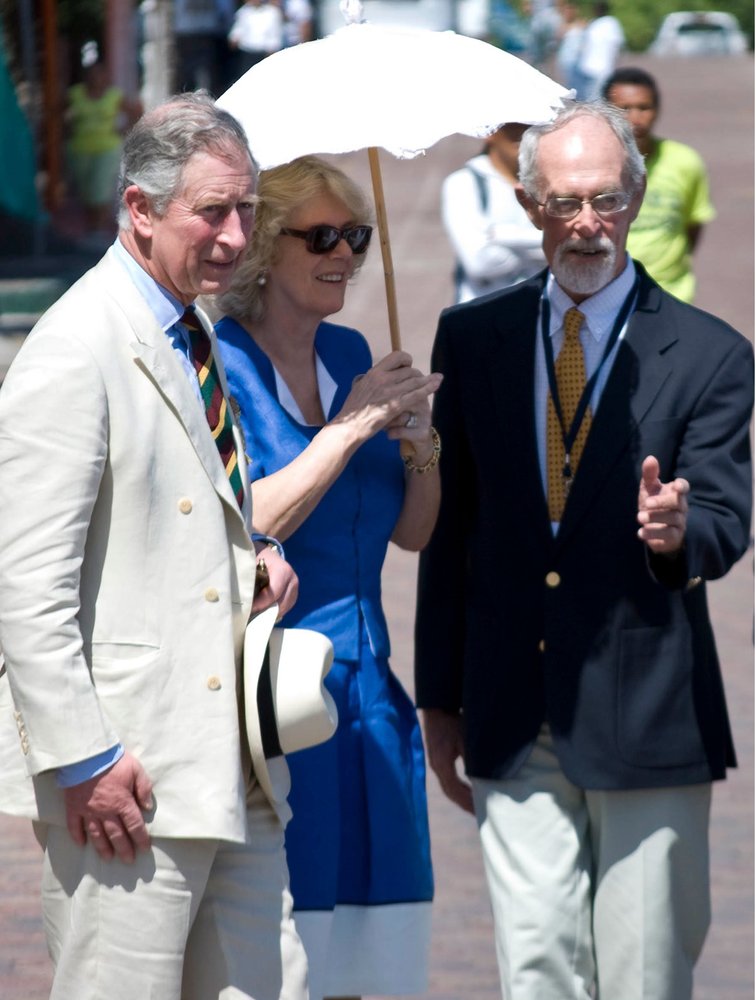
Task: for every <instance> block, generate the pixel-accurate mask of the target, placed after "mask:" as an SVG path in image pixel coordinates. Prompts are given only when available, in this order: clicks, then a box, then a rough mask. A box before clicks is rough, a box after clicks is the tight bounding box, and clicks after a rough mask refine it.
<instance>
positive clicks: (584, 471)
mask: <svg viewBox="0 0 756 1000" xmlns="http://www.w3.org/2000/svg"><path fill="white" fill-rule="evenodd" d="M636 267H637V264H636ZM661 301H662V300H661V293H660V290H659V288H658V286H657V285H655V284H654V283H653V282H651V281H650V279H649V278H648V277H647V275H646V274H645V272H642V273H641V285H640V289H639V292H638V304H637V306H636V308H635V311H634V313H633V315H632V317H631V318H630V321H629V324H628V328H627V333H626V335H625V337H624V339H623V340H622V341H621V343H620V346H619V349H618V351H617V356H616V358H615V360H614V364H613V366H612V370H611V373H610V375H609V378H608V379H607V383H606V386H605V387H604V391H603V393H602V395H601V402H600V404H599V407H598V410H597V412H596V414H595V416H594V418H593V423H592V424H591V431H590V434H589V435H588V440H587V442H586V446H585V450H584V452H583V455H582V457H581V459H580V469H579V472H578V474H577V476H576V477H575V482H574V483H573V486H572V489H571V490H570V497H569V500H568V502H567V506H566V507H565V511H564V517H563V518H562V522H561V525H560V528H559V533H558V534H559V535H560V536H562V537H564V534H565V533H567V532H569V530H570V528H571V527H572V526H573V525H575V524H576V523H577V521H578V520H579V519H580V518H581V517H582V515H583V514H584V513H585V512H586V511H587V509H588V507H589V505H590V503H591V500H592V498H593V496H594V495H595V493H596V492H597V491H598V490H600V489H601V488H602V486H603V484H604V482H605V481H606V479H607V478H608V477H609V475H610V474H611V472H612V469H613V467H614V466H615V464H616V462H617V461H618V460H619V458H620V456H621V455H622V454H623V453H624V452H625V450H626V449H627V447H628V444H629V442H630V441H631V440H632V439H633V437H634V436H635V434H636V432H637V429H638V425H639V424H640V423H641V421H642V420H643V418H644V416H645V415H646V413H647V412H648V410H649V408H650V407H651V405H652V403H653V402H654V400H655V399H656V397H657V396H658V394H659V392H660V391H661V389H662V386H663V385H664V383H665V382H666V381H667V379H668V378H669V377H670V376H671V374H672V372H673V361H672V357H671V355H673V353H674V352H673V351H671V350H670V348H671V347H672V346H673V345H674V343H675V342H676V341H677V331H676V330H675V329H674V328H670V327H669V325H667V324H665V323H663V322H661V321H660V317H659V311H660V307H661ZM639 475H640V472H639Z"/></svg>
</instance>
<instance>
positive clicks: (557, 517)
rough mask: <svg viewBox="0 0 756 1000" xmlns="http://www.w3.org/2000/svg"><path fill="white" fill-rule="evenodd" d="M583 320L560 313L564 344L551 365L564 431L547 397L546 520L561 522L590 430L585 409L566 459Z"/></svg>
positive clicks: (579, 385)
mask: <svg viewBox="0 0 756 1000" xmlns="http://www.w3.org/2000/svg"><path fill="white" fill-rule="evenodd" d="M583 319H584V316H583V314H582V313H581V312H580V310H579V309H575V308H574V307H573V308H572V309H568V310H567V312H566V313H565V314H564V343H563V344H562V349H561V351H560V352H559V357H558V358H557V360H556V364H555V365H554V369H555V372H556V381H557V390H558V392H559V403H560V406H561V409H562V417H563V419H564V428H562V426H561V424H560V423H559V417H558V416H557V412H556V409H555V407H554V403H553V400H552V398H551V396H549V401H548V407H547V411H546V441H547V467H548V501H549V517H550V519H551V520H552V521H561V519H562V514H563V512H564V505H565V503H566V501H567V493H568V492H569V488H570V482H571V480H572V477H573V476H574V475H575V473H576V472H577V468H578V464H579V462H580V456H581V454H582V453H583V448H584V446H585V439H586V438H587V437H588V431H589V430H590V427H591V411H590V408H588V409H587V410H586V411H585V415H584V417H583V422H582V423H581V425H580V430H579V431H578V433H577V436H576V437H575V441H574V443H573V445H572V448H571V449H570V454H569V457H568V456H566V454H565V443H564V442H565V437H566V436H567V435H568V433H569V431H570V428H571V427H572V422H573V420H574V417H575V411H576V410H577V407H578V403H579V402H580V397H581V396H582V395H583V390H584V389H585V358H584V356H583V347H582V344H581V343H580V336H579V334H580V327H581V326H582V323H583ZM565 467H568V468H569V470H570V476H566V475H565Z"/></svg>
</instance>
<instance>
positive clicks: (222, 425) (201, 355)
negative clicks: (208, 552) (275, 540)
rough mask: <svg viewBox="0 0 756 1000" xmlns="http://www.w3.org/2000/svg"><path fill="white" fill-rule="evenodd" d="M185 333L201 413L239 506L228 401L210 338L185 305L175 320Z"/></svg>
mask: <svg viewBox="0 0 756 1000" xmlns="http://www.w3.org/2000/svg"><path fill="white" fill-rule="evenodd" d="M179 322H180V323H181V324H182V325H183V326H184V327H185V328H186V331H187V333H188V334H189V342H190V344H191V348H192V361H193V363H194V368H195V371H196V372H197V378H198V379H199V385H200V391H201V393H202V400H203V402H204V404H205V415H206V417H207V422H208V424H209V426H210V433H211V434H212V435H213V440H214V441H215V443H216V445H217V447H218V452H219V454H220V457H221V461H222V462H223V467H224V469H225V470H226V475H227V476H228V478H229V481H230V483H231V488H232V489H233V491H234V493H235V495H236V500H237V502H238V504H239V507H242V505H243V503H244V489H243V487H242V478H241V472H240V471H239V459H238V455H237V453H236V444H235V442H234V434H233V420H232V418H231V412H230V407H229V403H228V400H227V399H226V397H225V396H224V395H223V389H222V388H221V383H220V378H219V376H218V368H217V365H216V364H215V358H214V357H213V352H212V348H211V345H210V337H209V336H208V335H207V333H206V331H205V329H204V328H203V326H202V324H201V323H200V321H199V319H198V318H197V314H196V312H195V311H194V306H189V307H188V308H187V309H186V311H185V312H184V315H183V316H182V317H181V319H180V321H179Z"/></svg>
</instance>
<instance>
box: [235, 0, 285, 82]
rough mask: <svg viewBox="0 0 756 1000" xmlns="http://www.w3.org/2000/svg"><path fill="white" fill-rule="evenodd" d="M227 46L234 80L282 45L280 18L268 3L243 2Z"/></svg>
mask: <svg viewBox="0 0 756 1000" xmlns="http://www.w3.org/2000/svg"><path fill="white" fill-rule="evenodd" d="M228 44H229V47H230V48H231V49H232V50H233V52H234V73H235V79H237V80H238V79H239V77H240V76H243V75H244V74H245V73H246V72H247V70H248V69H251V68H252V67H253V66H256V65H257V63H259V62H260V61H261V60H262V59H264V58H265V57H266V56H269V55H270V54H271V53H272V52H278V50H279V49H282V48H283V44H284V15H283V11H282V9H281V6H280V4H278V3H274V2H272V0H244V3H242V5H241V7H239V9H238V10H237V12H236V14H235V15H234V21H233V24H232V25H231V30H230V31H229V33H228Z"/></svg>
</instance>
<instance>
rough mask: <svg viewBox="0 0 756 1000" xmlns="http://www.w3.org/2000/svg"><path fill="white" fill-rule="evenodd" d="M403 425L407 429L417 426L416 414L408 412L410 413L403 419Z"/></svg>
mask: <svg viewBox="0 0 756 1000" xmlns="http://www.w3.org/2000/svg"><path fill="white" fill-rule="evenodd" d="M404 426H405V427H407V428H408V429H409V430H413V429H414V428H415V427H417V414H416V413H410V415H409V416H408V417H407V420H406V421H405V424H404Z"/></svg>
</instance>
